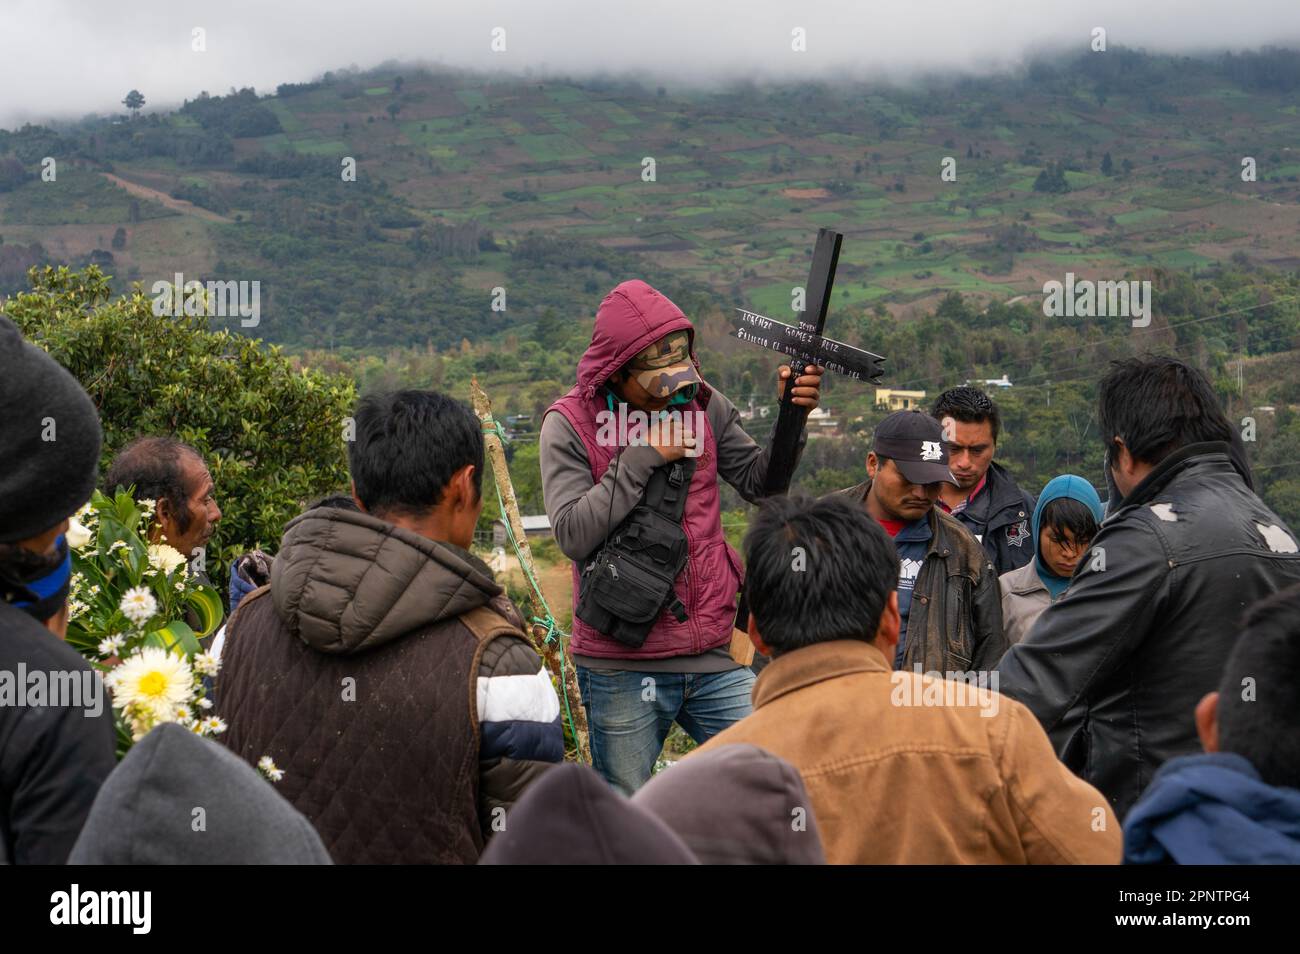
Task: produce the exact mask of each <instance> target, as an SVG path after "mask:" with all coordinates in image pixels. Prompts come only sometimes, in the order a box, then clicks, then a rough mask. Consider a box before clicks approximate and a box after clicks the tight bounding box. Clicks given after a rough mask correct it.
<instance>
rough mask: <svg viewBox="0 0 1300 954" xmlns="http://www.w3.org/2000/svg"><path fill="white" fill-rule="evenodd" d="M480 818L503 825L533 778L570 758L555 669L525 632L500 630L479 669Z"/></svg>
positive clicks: (487, 824) (490, 828) (489, 826)
mask: <svg viewBox="0 0 1300 954" xmlns="http://www.w3.org/2000/svg"><path fill="white" fill-rule="evenodd" d="M478 718H479V731H480V741H479V823H480V824H481V825H482V828H483V837H484V838H485V839H488V838H491V837H492V835H493V834H495V833H496V832H498V831H502V830H504V828H505V824H506V812H507V811H508V810H509V808H510V806H511V805H513V804H514V803H515V802H516V801H517V800H518V799H519V796H520V795H521V794H522V793H523V791H524V789H525V788H527V787H528V786H529V785H530V784H532V782H533V781H534V780H535V779H537V778H538V777H540V776H541V774H542V773H543V772H544V771H546V770H547V769H548V768H550V767H551V766H552V765H554V764H555V763H557V762H562V761H563V760H564V730H563V727H562V725H561V723H560V702H559V699H558V697H557V696H556V694H555V688H554V687H553V686H552V685H551V677H550V674H549V673H547V671H546V669H545V667H543V666H542V661H541V658H540V657H539V656H538V655H537V652H536V651H535V650H534V649H533V648H532V646H530V645H529V644H528V642H527V641H526V640H524V639H523V638H522V637H516V636H500V637H497V638H496V639H494V640H492V642H491V643H489V644H488V646H487V648H486V649H485V650H484V651H483V656H482V659H481V661H480V663H479V672H478Z"/></svg>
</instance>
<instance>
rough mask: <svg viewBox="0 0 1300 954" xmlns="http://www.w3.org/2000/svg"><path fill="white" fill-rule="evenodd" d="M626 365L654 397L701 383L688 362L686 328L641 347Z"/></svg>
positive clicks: (689, 348)
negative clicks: (646, 346) (648, 345)
mask: <svg viewBox="0 0 1300 954" xmlns="http://www.w3.org/2000/svg"><path fill="white" fill-rule="evenodd" d="M627 367H628V370H629V371H631V372H632V375H633V376H634V377H635V378H636V380H637V383H638V384H640V385H641V387H643V388H645V389H646V392H647V393H649V394H650V395H652V396H653V397H657V398H667V397H672V396H673V395H674V394H676V393H677V392H678V391H680V390H681V389H682V388H684V387H689V386H690V385H692V384H699V383H700V376H699V374H698V373H697V372H696V370H695V364H694V363H693V362H692V361H691V336H690V333H689V332H686V331H674V332H673V333H672V334H668V335H664V336H663V337H662V338H660V339H659V340H658V341H656V342H655V343H654V344H652V345H650V347H648V348H643V349H642V350H641V351H640V352H639V353H638V354H637V356H636V357H635V358H633V359H632V360H631V361H629V362H628V363H627Z"/></svg>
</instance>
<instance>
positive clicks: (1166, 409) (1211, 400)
mask: <svg viewBox="0 0 1300 954" xmlns="http://www.w3.org/2000/svg"><path fill="white" fill-rule="evenodd" d="M1097 404H1098V410H1097V416H1098V418H1099V422H1100V425H1101V438H1102V441H1103V442H1104V443H1105V444H1106V446H1107V448H1108V449H1109V448H1110V447H1111V446H1112V444H1113V443H1114V440H1115V438H1117V437H1119V438H1123V440H1124V446H1125V447H1127V448H1128V452H1129V453H1130V454H1132V455H1133V457H1135V458H1136V459H1137V460H1139V461H1142V462H1143V463H1145V464H1158V463H1160V461H1162V460H1164V459H1165V458H1166V457H1168V456H1169V455H1170V454H1172V453H1173V452H1174V451H1176V450H1178V449H1179V448H1181V447H1185V446H1187V445H1188V444H1199V443H1202V442H1204V441H1228V442H1231V440H1232V426H1231V425H1230V424H1229V423H1228V419H1227V417H1225V416H1224V414H1223V411H1222V409H1221V408H1220V407H1219V399H1218V398H1217V397H1216V396H1215V393H1214V389H1213V388H1212V387H1210V382H1209V381H1208V380H1207V379H1206V377H1205V375H1204V374H1202V373H1201V372H1200V371H1198V370H1197V369H1196V368H1193V367H1192V366H1191V365H1189V364H1185V363H1184V362H1182V361H1179V360H1178V359H1177V358H1171V357H1168V356H1166V355H1152V354H1148V355H1144V356H1143V357H1140V358H1127V359H1125V360H1123V361H1113V362H1111V369H1110V371H1109V372H1107V374H1106V376H1105V377H1104V378H1102V381H1101V389H1100V392H1099V394H1098V399H1097Z"/></svg>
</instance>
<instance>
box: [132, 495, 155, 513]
mask: <svg viewBox="0 0 1300 954" xmlns="http://www.w3.org/2000/svg"><path fill="white" fill-rule="evenodd" d="M136 503H137V504H138V505H139V507H140V510H141V511H142V512H143V513H144V514H145V516H148V517H152V516H153V514H154V511H155V510H157V509H158V501H156V500H154V499H153V498H152V497H145V498H144V499H143V500H138V501H136Z"/></svg>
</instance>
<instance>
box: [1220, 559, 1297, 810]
mask: <svg viewBox="0 0 1300 954" xmlns="http://www.w3.org/2000/svg"><path fill="white" fill-rule="evenodd" d="M1243 697H1244V698H1243ZM1219 749H1220V750H1221V751H1223V752H1235V753H1236V754H1237V755H1240V756H1242V757H1243V758H1245V759H1246V760H1248V761H1249V762H1250V764H1251V765H1253V766H1255V771H1257V772H1259V776H1260V778H1262V779H1263V780H1264V781H1265V782H1266V783H1268V784H1269V785H1276V786H1284V787H1286V788H1297V789H1300V584H1297V585H1295V586H1292V587H1289V588H1288V589H1285V590H1282V591H1281V592H1280V593H1274V594H1273V595H1272V596H1270V597H1268V598H1266V599H1263V600H1261V601H1259V602H1258V603H1256V604H1254V605H1253V606H1252V607H1251V608H1250V609H1249V610H1247V611H1246V618H1245V620H1244V621H1243V626H1242V633H1241V635H1240V636H1239V637H1237V643H1236V645H1235V646H1234V647H1233V649H1232V653H1231V654H1230V655H1229V656H1228V662H1227V664H1226V665H1225V666H1224V667H1223V679H1222V681H1221V682H1220V684H1219Z"/></svg>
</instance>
